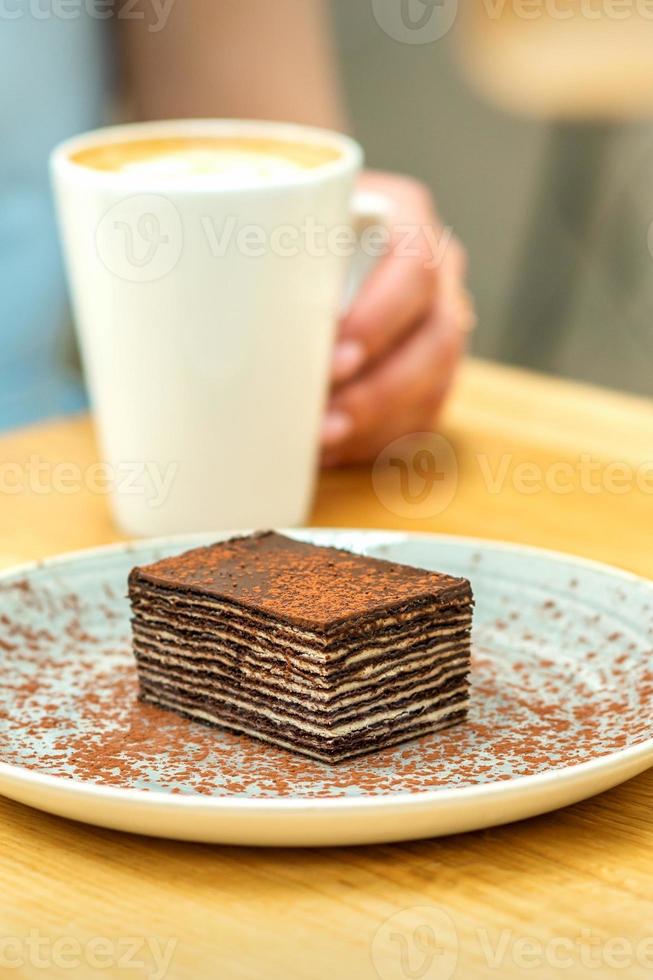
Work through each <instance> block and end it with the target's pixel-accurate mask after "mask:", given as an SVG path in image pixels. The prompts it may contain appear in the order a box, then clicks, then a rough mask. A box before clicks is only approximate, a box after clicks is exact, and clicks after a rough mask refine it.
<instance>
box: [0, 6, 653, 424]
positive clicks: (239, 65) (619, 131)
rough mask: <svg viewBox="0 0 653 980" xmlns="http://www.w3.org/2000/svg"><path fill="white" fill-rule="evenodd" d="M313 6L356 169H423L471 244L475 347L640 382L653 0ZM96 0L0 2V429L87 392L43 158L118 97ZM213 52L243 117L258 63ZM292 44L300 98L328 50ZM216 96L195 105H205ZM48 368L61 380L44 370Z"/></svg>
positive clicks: (594, 377)
mask: <svg viewBox="0 0 653 980" xmlns="http://www.w3.org/2000/svg"><path fill="white" fill-rule="evenodd" d="M66 2H68V3H69V4H70V3H72V6H73V8H74V9H73V10H72V15H70V16H69V15H68V14H67V13H66V10H67V7H66V6H65V4H66ZM107 2H108V4H109V7H112V6H113V8H114V10H121V9H123V7H121V0H116V2H117V6H116V4H113V0H107ZM166 2H167V3H168V6H171V5H174V6H175V9H177V5H180V6H179V8H178V9H179V11H181V13H182V18H181V28H182V31H186V33H187V34H188V35H189V36H190V40H188V38H187V39H186V45H187V48H188V50H190V51H191V52H192V51H193V50H194V48H193V45H194V44H195V43H196V39H197V32H198V30H199V31H200V32H201V31H202V22H201V18H197V19H196V20H193V19H192V18H191V19H190V21H189V18H188V17H187V16H186V15H185V12H186V11H187V10H188V9H189V8H188V7H184V6H183V5H184V0H151V2H148V3H147V4H145V6H146V7H147V8H148V9H150V8H151V10H152V11H153V12H155V13H156V11H157V9H158V7H161V6H165V4H166ZM215 2H218V0H215ZM219 2H220V3H222V4H227V5H231V7H229V9H230V10H231V11H234V10H237V11H241V12H243V11H247V10H248V8H247V7H246V6H245V7H240V6H233V5H234V4H241V3H246V2H247V0H219ZM326 2H327V3H328V9H329V12H330V14H331V17H332V21H333V30H334V36H335V46H336V49H337V54H338V58H339V61H340V65H341V70H342V78H343V86H342V87H343V89H344V94H345V97H346V101H347V103H348V108H349V114H350V121H351V128H352V130H353V132H354V134H355V135H356V137H357V138H358V139H359V140H360V141H361V142H362V144H363V145H364V147H365V148H366V151H367V159H368V164H369V165H370V166H371V167H375V168H380V169H386V170H389V171H400V172H404V173H407V174H411V175H414V176H416V177H418V178H421V179H422V180H424V181H425V182H426V183H427V184H428V185H429V186H430V187H431V189H432V191H433V193H434V196H435V199H436V201H437V203H438V206H439V209H440V212H441V215H442V217H443V219H444V221H445V223H447V224H448V225H450V226H452V227H453V229H454V231H455V233H456V235H457V236H458V237H459V238H460V239H461V240H462V241H463V242H464V244H465V245H466V247H467V249H468V252H469V255H470V260H471V268H470V278H471V288H472V290H473V292H474V294H475V297H476V302H477V307H478V312H479V328H478V330H477V332H476V334H475V337H474V340H473V351H474V352H475V353H476V354H478V355H480V356H483V357H488V358H493V359H496V360H499V361H504V362H507V363H513V364H518V365H525V366H528V367H532V368H536V369H539V370H542V371H547V372H553V373H557V374H561V375H564V376H568V377H572V378H578V379H583V380H589V381H592V382H596V383H599V384H602V385H606V386H611V387H614V388H621V389H625V390H628V391H632V392H636V393H641V394H651V393H652V390H651V389H652V382H651V375H652V372H651V365H652V362H653V323H652V317H651V310H652V309H653V257H652V255H653V232H652V231H651V223H652V222H653V0H326ZM75 3H76V6H75ZM101 3H104V0H7V2H5V3H1V2H0V79H2V81H3V99H2V100H0V133H2V136H3V145H2V148H1V149H0V283H2V284H3V288H2V290H1V291H0V338H1V343H2V348H1V352H0V353H1V363H0V368H1V371H2V374H1V376H2V378H3V383H2V385H1V386H0V428H8V427H11V426H13V425H18V424H24V423H26V422H29V421H32V420H35V419H38V418H43V417H45V416H47V415H52V414H60V413H61V412H68V411H74V410H77V409H79V408H81V407H83V406H84V405H85V403H86V402H85V395H84V391H83V388H82V386H81V383H80V374H79V368H78V365H77V363H76V355H75V348H74V340H73V332H72V329H71V325H70V316H69V314H66V312H65V311H66V291H65V284H64V279H63V271H62V269H61V267H60V264H59V261H58V258H57V255H58V245H57V234H56V229H55V223H54V215H53V210H52V201H51V196H50V189H49V186H48V176H47V156H48V152H49V150H50V149H51V148H52V146H53V145H55V144H56V143H57V142H59V141H60V140H61V139H62V138H63V137H65V136H67V135H71V134H72V133H74V132H80V131H82V130H86V129H91V128H95V127H96V126H97V125H98V124H101V123H102V122H110V121H114V120H115V119H117V118H120V117H122V116H124V115H125V113H126V111H127V107H126V106H125V105H121V103H120V99H119V97H118V84H117V81H116V79H117V76H118V75H119V74H120V69H121V66H120V64H119V63H118V60H119V59H117V58H116V57H114V56H113V55H114V54H115V52H113V51H111V50H110V45H109V44H108V41H110V40H111V38H112V31H113V27H114V26H115V25H112V24H107V23H105V14H104V13H102V12H101V11H100V8H99V7H98V4H101ZM85 4H86V5H89V4H90V6H91V7H92V8H93V9H94V11H95V12H94V13H93V14H92V15H91V14H90V13H89V12H88V9H87V8H86V7H85V6H84V5H85ZM48 5H49V7H48ZM57 5H58V6H57ZM157 5H158V6H157ZM55 6H56V7H57V9H55ZM130 6H131V7H133V4H131V3H130ZM141 6H143V5H141ZM59 7H60V8H61V9H59ZM46 8H47V9H46ZM50 8H51V9H50ZM96 8H97V9H96ZM48 9H49V10H50V12H49V13H48ZM194 9H198V8H197V7H195V8H194ZM199 9H201V4H200V8H199ZM299 9H300V10H302V9H303V8H299ZM85 10H86V14H85V13H84V11H85ZM44 11H45V12H44ZM75 11H76V13H75ZM108 15H109V17H110V16H111V13H110V12H109V14H108ZM136 15H137V14H134V16H136ZM275 16H277V22H275V24H274V25H273V31H271V32H270V33H271V34H272V33H274V30H276V32H277V37H276V38H275V37H274V36H271V37H270V45H269V47H270V49H271V50H273V49H274V45H275V43H277V42H278V41H279V38H283V40H284V44H283V45H281V46H280V47H281V48H283V50H284V51H285V50H286V49H287V48H288V46H289V45H290V46H291V47H292V45H293V43H294V42H293V22H292V21H291V22H290V23H289V24H285V25H284V23H283V22H282V21H281V20H280V19H279V17H278V15H275ZM197 20H199V23H198V22H197ZM178 29H179V22H178V23H176V24H175V27H174V30H175V31H176V30H178ZM193 32H194V33H193ZM164 33H165V32H164ZM155 36H156V35H155ZM172 36H174V34H173V35H172ZM170 37H171V34H170V29H169V30H168V32H167V33H166V38H168V39H169V38H170ZM266 41H267V37H266ZM211 44H213V40H211ZM295 49H296V50H297V47H295ZM163 51H164V52H165V42H164V47H163ZM215 52H216V53H215V59H216V61H215V64H216V65H217V67H218V69H219V70H218V75H219V73H220V70H221V68H222V61H223V60H224V61H225V63H226V64H227V69H228V70H229V63H230V64H231V69H230V70H231V71H232V72H233V73H234V74H235V77H236V78H237V82H238V85H237V87H238V92H237V93H236V94H235V95H234V96H233V98H232V101H231V103H230V109H227V110H226V111H227V113H228V114H229V113H231V114H239V113H238V111H237V110H238V108H239V107H240V106H241V105H242V104H247V93H248V91H249V89H248V82H249V81H251V79H252V78H254V77H255V76H253V75H252V72H255V71H256V67H257V66H251V65H248V64H244V63H243V62H242V59H241V60H239V58H240V56H239V53H238V52H233V51H231V52H230V51H227V52H225V51H224V50H223V48H221V47H220V44H219V37H218V38H216V42H215ZM265 54H266V55H267V54H268V52H265ZM157 56H158V55H157ZM262 57H263V56H262ZM297 57H298V59H299V61H298V64H299V65H300V67H298V69H297V86H298V87H299V88H298V89H297V91H298V92H299V95H298V98H299V101H301V91H300V89H301V85H302V76H303V75H309V74H310V73H311V71H313V72H318V71H319V64H318V62H319V60H320V59H319V57H318V56H315V57H313V54H312V53H311V52H306V51H303V52H302V51H298V52H297ZM302 58H303V61H302ZM150 59H152V55H151V53H150ZM277 66H278V63H277ZM258 67H259V71H261V69H260V66H258ZM228 70H227V73H228ZM148 71H149V74H150V76H151V77H152V78H154V79H155V80H156V84H155V85H154V86H153V89H154V90H155V91H154V92H153V93H152V95H151V98H150V108H151V105H152V104H156V93H157V92H159V91H161V92H162V95H161V104H163V105H166V106H167V105H170V104H172V105H174V103H175V88H176V87H178V86H179V79H176V78H174V77H173V73H171V72H169V71H166V65H165V63H162V64H161V65H159V66H158V67H157V66H156V65H154V66H152V65H150V66H149V68H148ZM280 74H281V72H280ZM80 79H83V85H82V84H80ZM292 81H293V87H294V82H295V80H294V78H293V79H292ZM206 87H207V86H205V88H206ZM273 87H274V86H272V88H273ZM209 88H211V91H210V92H208V93H202V94H200V97H199V103H202V102H203V104H206V103H207V99H208V104H209V105H210V106H212V107H213V108H212V109H211V108H210V109H209V111H208V112H207V113H206V114H214V113H215V108H214V107H215V105H216V104H217V103H216V93H215V91H213V90H214V89H216V88H217V86H209ZM259 88H260V85H259ZM205 96H206V98H205ZM271 98H272V96H271ZM239 99H240V102H239ZM196 104H198V103H193V105H196ZM231 110H233V112H232V111H231ZM165 114H166V115H170V112H166V113H165ZM192 114H194V115H199V114H201V110H200V111H194V112H193V113H192ZM241 114H242V113H241ZM246 114H248V115H251V112H248V113H246ZM142 116H143V117H144V118H149V114H148V108H147V107H145V109H144V110H143V112H142ZM34 270H38V275H35V274H34ZM55 363H56V364H59V363H65V365H66V370H65V372H63V373H62V372H60V373H59V375H57V376H55V373H54V372H53V364H55Z"/></svg>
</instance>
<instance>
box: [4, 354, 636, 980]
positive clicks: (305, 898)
mask: <svg viewBox="0 0 653 980" xmlns="http://www.w3.org/2000/svg"><path fill="white" fill-rule="evenodd" d="M442 432H443V434H444V436H445V438H446V440H447V441H448V443H449V444H450V445H451V447H453V451H454V456H455V463H456V466H455V469H456V471H457V473H454V477H455V480H454V483H455V486H454V489H455V493H454V494H453V499H452V500H451V502H450V503H449V505H448V506H447V507H446V508H445V509H444V510H443V511H442V512H441V513H437V514H432V515H430V516H429V515H426V516H425V515H424V514H423V513H421V512H420V514H419V515H418V514H416V515H415V516H414V517H410V516H406V503H405V500H402V498H401V496H399V493H400V491H399V490H398V489H397V487H393V486H392V484H391V481H389V480H388V479H386V478H383V479H382V481H381V484H380V487H381V490H380V493H377V492H376V491H375V488H374V485H373V482H372V479H371V474H370V470H369V469H366V468H360V469H355V470H349V471H346V472H336V471H334V472H330V473H326V474H324V475H323V477H322V479H321V481H320V486H319V489H318V494H317V500H316V505H315V512H314V518H313V520H314V523H316V524H320V525H335V526H367V527H373V526H376V527H398V528H399V527H400V528H411V529H414V530H424V529H426V530H437V531H443V532H448V533H456V534H466V535H478V536H486V537H494V538H503V539H508V540H513V541H524V542H527V543H533V544H539V545H544V546H547V547H553V548H559V549H561V550H564V551H568V552H577V553H579V554H583V555H587V556H589V557H592V558H598V559H603V560H607V561H610V562H613V563H615V564H617V565H620V566H622V567H625V568H630V569H632V570H634V571H637V572H640V573H642V574H645V575H649V576H653V547H652V546H653V493H651V492H649V488H650V490H651V491H653V477H652V478H650V479H649V481H648V484H647V483H646V482H645V481H644V480H643V479H641V475H642V473H644V472H645V470H643V469H642V467H643V466H644V464H646V463H648V462H650V460H651V458H653V445H652V437H653V406H652V405H651V403H649V402H647V401H644V400H640V399H634V398H630V397H625V396H620V395H616V394H611V393H607V392H600V391H598V390H596V389H592V388H588V387H584V386H579V385H575V384H570V383H564V382H561V381H557V380H556V381H553V380H548V379H545V378H542V377H538V376H535V375H531V374H526V373H524V372H519V371H515V370H512V369H508V368H503V367H498V366H495V365H489V364H481V363H475V362H470V363H469V364H468V365H467V366H466V367H465V369H464V370H463V372H462V375H461V378H460V381H459V384H458V387H457V390H456V393H455V396H454V398H453V400H452V402H451V405H450V407H449V409H448V411H447V416H446V419H445V420H444V423H443V427H442ZM583 454H586V455H587V456H588V457H589V458H590V460H591V462H592V463H593V464H595V465H594V469H593V471H592V472H593V477H594V479H595V484H596V485H597V486H598V488H599V489H598V492H594V489H591V490H590V491H588V490H587V487H585V488H583V486H580V485H579V483H578V480H576V482H575V483H573V481H572V487H571V491H569V492H557V490H556V488H555V486H553V483H552V482H551V476H550V474H551V468H552V467H554V466H557V465H558V464H565V469H564V472H566V473H569V472H570V471H569V466H570V465H571V467H572V469H573V468H574V467H576V468H577V467H578V465H579V459H580V457H581V456H582V455H583ZM0 459H1V460H2V461H3V462H2V466H3V467H5V466H6V464H11V465H12V467H13V468H12V469H11V470H9V471H8V470H6V469H0V474H2V473H3V474H4V475H6V474H7V473H8V472H9V473H10V474H11V479H12V480H13V481H14V482H15V483H18V484H22V485H21V486H19V488H18V490H17V491H16V492H13V491H12V492H7V486H6V485H5V486H4V487H3V490H4V491H5V492H3V493H2V494H1V495H0V541H1V549H2V553H1V555H0V561H1V562H2V563H3V564H6V565H8V564H12V563H15V562H17V561H23V560H26V559H30V558H36V557H40V556H43V555H46V554H52V553H55V552H59V551H65V550H71V549H75V548H80V547H86V546H90V545H96V544H102V543H104V542H109V541H114V540H117V539H118V538H119V536H118V534H117V532H116V531H115V529H114V528H113V526H112V524H111V521H110V518H109V516H108V512H107V506H106V497H105V496H104V495H103V494H98V493H89V492H88V491H87V490H79V491H74V490H72V491H70V492H66V493H62V492H60V491H55V490H53V489H52V488H50V490H49V491H48V489H47V480H46V479H43V480H42V483H43V484H44V485H45V489H44V487H43V485H40V486H39V488H38V489H36V488H35V484H34V482H33V481H30V479H29V476H28V475H27V470H26V469H25V467H26V466H27V465H28V464H29V463H30V459H31V463H32V466H34V465H35V460H36V463H39V461H40V462H42V461H43V460H46V461H50V462H51V463H53V464H56V463H59V462H61V461H65V462H68V463H71V464H73V466H74V467H77V468H78V471H79V472H81V473H82V474H83V473H84V471H85V470H86V468H88V467H89V466H91V465H92V464H93V462H94V461H95V459H96V449H95V444H94V440H93V436H92V431H91V427H90V424H89V422H88V420H87V419H77V420H74V421H63V422H55V423H52V424H48V425H45V426H41V427H38V428H32V429H29V430H26V431H24V432H19V433H13V434H10V435H6V436H4V437H3V438H2V439H1V440H0ZM506 459H507V462H506ZM615 462H619V463H622V464H624V466H625V467H626V469H624V468H623V467H622V469H621V470H620V473H621V474H622V481H621V483H622V487H621V489H620V490H619V492H613V491H614V487H612V486H611V485H610V479H611V477H609V476H608V477H606V468H607V467H608V466H609V465H610V464H611V463H615ZM522 463H528V464H530V465H531V467H533V466H535V467H539V469H540V472H541V474H542V483H541V486H540V485H538V486H539V489H537V488H536V490H535V491H534V492H533V489H532V486H533V480H531V483H530V484H529V486H530V488H531V489H530V492H528V493H524V492H523V487H521V488H520V486H519V480H518V479H517V477H516V476H515V469H516V467H518V466H519V464H522ZM500 467H503V469H502V470H500ZM573 471H574V472H577V469H574V470H573ZM40 472H41V474H42V475H43V473H44V470H43V467H41V471H40ZM72 472H73V471H71V473H72ZM553 472H554V473H556V472H557V473H559V472H562V471H560V470H554V471H553ZM607 472H608V474H610V473H611V472H612V471H610V470H608V471H607ZM19 473H22V474H23V475H22V477H20V479H19ZM488 473H490V474H491V475H494V476H493V478H495V479H496V480H498V477H497V474H499V475H501V473H503V474H504V478H503V480H502V481H501V480H498V483H500V484H501V485H500V486H492V485H491V483H492V480H489V481H488V477H487V474H488ZM624 473H626V474H627V475H628V474H630V483H629V484H628V486H627V487H626V489H625V491H624V490H623V484H624V478H623V474H624ZM637 473H639V474H640V483H641V485H640V486H639V487H638V486H637V485H636V474H637ZM547 474H548V475H549V476H548V479H549V482H550V483H551V486H547V485H546V482H545V481H546V479H547ZM69 475H70V474H69ZM531 475H532V474H531ZM449 476H451V473H450V474H449ZM384 480H385V482H384ZM10 482H11V481H10ZM535 483H537V481H535ZM592 486H594V484H592ZM378 487H379V483H378V480H377V489H378ZM652 806H653V776H652V775H651V774H650V773H646V774H644V775H643V776H640V777H638V778H637V779H634V780H632V781H631V782H629V783H627V784H626V785H624V786H622V787H620V788H618V789H615V790H613V791H611V792H609V793H605V794H603V795H602V796H600V797H598V798H595V799H593V800H590V801H587V802H585V803H582V804H578V805H576V806H573V807H569V808H568V809H566V810H564V811H561V812H558V813H555V814H551V815H548V816H544V817H539V818H536V819H533V820H528V821H524V822H522V823H519V824H512V825H510V826H508V827H503V828H498V829H495V830H489V831H485V832H480V833H474V834H467V835H464V836H459V837H454V838H448V839H444V840H436V841H423V842H416V843H413V844H402V845H395V846H387V847H369V848H352V849H339V850H329V851H317V850H315V851H296V852H294V851H272V850H269V851H265V850H250V849H241V848H221V847H207V846H201V845H191V844H182V843H174V842H167V841H157V840H148V839H145V838H138V837H132V836H129V835H122V834H118V833H113V832H109V831H103V830H96V829H93V828H89V827H85V826H82V825H78V824H74V823H71V822H68V821H65V820H62V819H58V818H54V817H50V816H47V815H45V814H40V813H38V812H36V811H33V810H30V809H28V808H26V807H23V806H19V805H17V804H14V803H11V802H8V801H0V895H1V896H2V900H1V901H0V976H5V975H6V976H20V977H43V976H48V977H49V976H52V977H60V976H61V977H71V976H75V977H83V978H86V977H95V976H98V977H101V976H103V977H114V976H115V977H124V976H130V975H140V976H146V975H161V971H159V973H157V972H156V962H157V961H156V960H155V959H154V958H153V956H152V954H151V948H150V947H148V946H147V945H146V941H148V942H150V943H161V944H165V943H166V942H167V941H168V940H173V941H174V949H173V950H172V959H171V962H170V964H169V965H168V968H167V972H166V976H168V977H170V978H180V980H181V978H183V980H186V978H189V980H190V978H204V977H212V978H213V977H217V978H241V977H242V978H252V977H262V978H270V980H276V978H279V980H290V978H295V977H297V978H322V977H324V978H326V977H331V976H334V975H335V976H340V977H343V978H361V980H366V978H374V977H378V976H380V977H381V978H383V980H385V978H389V980H394V978H398V980H403V978H407V977H410V976H415V977H427V978H430V977H441V978H444V977H450V976H456V977H460V978H464V980H468V978H471V980H475V978H477V977H479V978H480V977H488V976H490V977H491V976H497V977H500V978H502V980H503V978H511V977H522V976H524V975H527V976H530V977H534V978H550V977H557V976H558V975H562V976H567V977H574V978H576V977H599V976H600V977H603V976H612V975H614V976H622V977H623V976H628V977H634V978H639V977H648V976H651V975H652V973H653V941H649V942H648V943H647V944H646V943H644V940H647V938H649V937H652V936H653V825H652V821H651V809H652ZM424 907H429V908H431V909H432V908H433V907H437V908H439V909H441V910H443V912H444V914H445V915H446V916H449V917H450V920H451V921H452V922H453V928H454V929H455V932H456V935H457V951H455V950H454V943H453V940H452V936H451V935H450V934H449V933H447V932H446V930H445V933H441V934H440V935H439V936H437V935H436V943H435V947H436V948H435V951H434V950H433V949H431V947H430V946H429V944H428V942H427V943H426V946H424V947H423V949H422V947H421V946H420V942H421V940H423V939H424V937H425V936H426V940H428V935H426V934H425V933H424V932H422V933H420V932H417V933H415V932H414V929H415V927H416V926H419V924H420V922H422V921H424V922H426V921H427V919H424V913H422V912H420V909H422V908H424ZM411 910H412V911H411ZM398 913H401V914H400V916H399V918H396V919H393V918H392V917H393V916H397V914H398ZM388 920H390V921H389V922H388ZM98 937H106V939H107V940H108V942H109V946H107V947H106V948H104V953H103V955H104V960H102V959H101V956H100V954H97V956H96V959H95V960H94V959H93V951H94V949H95V947H94V946H93V945H92V944H93V942H95V941H96V940H97V939H98ZM36 939H40V940H43V941H44V942H43V943H42V946H41V947H40V949H37V950H36V952H35V950H34V941H35V940H36ZM132 939H133V940H134V943H138V944H139V948H138V950H137V951H136V952H135V954H134V955H133V956H132V960H133V959H136V960H139V959H140V960H141V961H142V963H143V966H142V968H140V969H137V970H135V969H130V968H128V966H127V964H126V961H125V957H126V956H127V954H128V953H129V951H130V950H129V948H128V944H129V941H130V940H132ZM57 940H58V941H59V945H58V946H57V945H53V943H55V944H56V941H57ZM66 942H67V943H68V945H66ZM529 942H530V945H529ZM30 943H32V945H30ZM134 943H132V946H134ZM565 943H566V944H567V945H565ZM89 944H91V945H89ZM538 944H539V945H538ZM637 944H640V945H639V946H638V945H637ZM157 949H161V950H163V949H164V946H163V945H162V946H161V947H158V946H157ZM100 952H102V949H100ZM402 952H403V954H404V960H403V965H402ZM454 953H455V956H457V960H455V958H454V959H452V957H454ZM495 954H496V961H495V959H493V956H494V955H495ZM39 957H40V959H39ZM97 957H100V958H97ZM569 958H571V965H569V963H568V960H569ZM19 960H20V961H21V963H20V965H19V963H18V961H19ZM119 960H120V962H119ZM44 963H47V966H44V965H43V964H44ZM98 963H104V964H106V965H105V967H104V968H100V967H99V966H98ZM39 964H40V965H39ZM75 964H76V965H75ZM561 964H562V965H561ZM564 964H567V965H566V966H565V965H564ZM454 965H455V967H456V972H455V973H452V972H451V969H450V968H449V967H450V966H452V967H453V966H454Z"/></svg>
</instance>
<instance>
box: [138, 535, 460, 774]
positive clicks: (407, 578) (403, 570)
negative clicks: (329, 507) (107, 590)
mask: <svg viewBox="0 0 653 980" xmlns="http://www.w3.org/2000/svg"><path fill="white" fill-rule="evenodd" d="M129 593H130V599H131V603H132V614H133V618H132V624H133V638H134V652H135V655H136V659H137V666H138V673H139V679H140V684H141V696H142V697H143V699H144V700H147V701H149V702H151V703H153V704H159V705H160V706H162V707H165V708H169V709H171V710H175V711H179V712H181V713H183V714H187V715H188V716H190V717H194V718H196V719H198V720H200V721H203V722H207V723H210V724H221V725H224V726H226V727H228V728H232V729H235V730H237V731H241V732H243V733H245V734H248V735H253V736H258V737H259V738H263V739H265V740H267V741H272V742H274V743H275V744H278V745H282V746H283V747H286V748H291V749H294V750H295V751H299V752H303V753H305V754H308V755H311V756H313V757H314V758H318V759H321V760H324V761H338V760H340V759H344V758H347V757H349V756H351V755H358V754H361V753H363V752H366V751H371V750H372V749H374V748H379V747H382V746H384V745H394V744H397V743H398V742H400V741H403V740H404V739H406V738H409V737H414V736H415V735H418V734H424V733H425V732H427V731H434V730H437V729H439V728H441V727H445V726H449V725H451V724H454V723H456V722H458V721H461V720H463V718H464V716H465V711H466V706H467V702H468V698H469V682H468V674H469V666H470V631H471V614H472V605H473V600H472V594H471V588H470V586H469V583H468V582H467V581H466V580H465V579H460V578H453V577H451V576H448V575H441V574H439V573H435V572H427V571H423V570H421V569H414V568H411V567H409V566H404V565H397V564H395V563H393V562H386V561H380V560H378V559H372V558H367V557H361V556H358V555H353V554H350V553H349V552H345V551H341V550H339V549H335V548H320V547H316V546H314V545H309V544H305V543H303V542H297V541H294V540H292V539H289V538H284V537H282V536H281V535H277V534H274V533H272V532H267V533H264V534H257V535H252V536H250V537H247V538H235V539H232V540H231V541H227V542H222V543H219V544H216V545H213V546H210V547H209V548H199V549H195V550H193V551H191V552H187V553H186V554H185V555H182V556H179V557H177V558H170V559H164V560H163V561H160V562H157V563H156V564H154V565H151V566H147V567H145V568H137V569H134V570H133V571H132V573H131V575H130V578H129Z"/></svg>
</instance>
